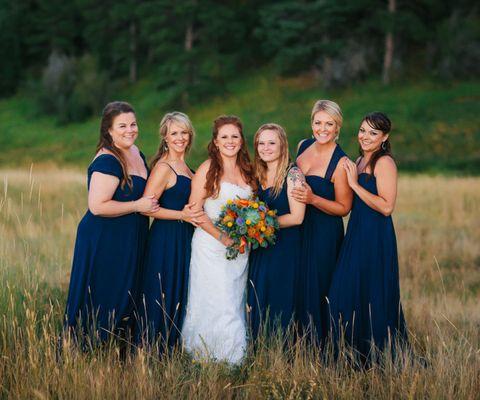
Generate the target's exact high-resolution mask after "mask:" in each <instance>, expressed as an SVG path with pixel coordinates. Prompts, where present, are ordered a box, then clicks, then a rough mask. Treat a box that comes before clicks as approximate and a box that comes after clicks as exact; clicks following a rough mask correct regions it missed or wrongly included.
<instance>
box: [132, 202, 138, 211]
mask: <svg viewBox="0 0 480 400" xmlns="http://www.w3.org/2000/svg"><path fill="white" fill-rule="evenodd" d="M132 203H133V212H134V213H136V212H138V211H137V204H136V202H135V200H132Z"/></svg>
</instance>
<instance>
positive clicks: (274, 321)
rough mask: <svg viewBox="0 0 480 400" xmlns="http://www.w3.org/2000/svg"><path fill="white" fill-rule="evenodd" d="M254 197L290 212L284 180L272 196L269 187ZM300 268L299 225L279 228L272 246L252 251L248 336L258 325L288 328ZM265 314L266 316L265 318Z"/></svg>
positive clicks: (278, 213) (260, 189)
mask: <svg viewBox="0 0 480 400" xmlns="http://www.w3.org/2000/svg"><path fill="white" fill-rule="evenodd" d="M258 196H259V198H260V200H262V201H264V202H265V203H266V204H267V205H268V207H269V208H270V209H271V210H277V215H278V216H281V215H284V214H289V213H290V206H289V204H288V196H287V183H286V182H285V183H284V185H283V187H282V190H281V192H280V193H279V194H278V196H277V197H275V196H274V195H273V193H272V188H271V187H270V188H267V189H262V187H261V186H260V185H259V188H258ZM299 267H300V226H292V227H288V228H281V229H280V230H279V231H278V232H277V239H276V242H275V245H274V246H269V247H267V248H263V247H260V248H258V249H256V250H252V251H251V253H250V260H249V271H248V284H247V287H248V298H247V303H248V306H249V310H250V313H249V320H250V327H251V331H252V337H253V338H256V337H257V336H258V333H259V330H260V327H261V326H263V327H265V328H266V329H267V331H268V330H271V328H272V327H274V326H277V327H279V328H282V329H283V330H284V331H285V330H286V329H287V328H288V325H289V323H290V322H291V320H292V317H293V315H294V311H295V286H296V285H295V282H296V278H297V274H298V269H299ZM267 316H268V319H267Z"/></svg>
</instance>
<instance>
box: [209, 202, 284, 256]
mask: <svg viewBox="0 0 480 400" xmlns="http://www.w3.org/2000/svg"><path fill="white" fill-rule="evenodd" d="M276 214H277V211H276V210H269V209H268V207H267V205H266V204H265V203H264V202H263V201H259V199H258V198H250V199H235V200H228V201H227V204H225V205H224V206H223V207H222V211H221V213H220V216H219V217H218V220H217V221H216V222H215V225H216V226H217V227H218V228H220V229H221V230H222V231H223V232H225V233H226V234H227V235H228V236H230V237H231V238H232V239H233V241H234V242H235V243H234V244H233V245H232V246H228V247H227V254H226V257H227V260H234V259H235V258H237V256H238V254H243V253H245V251H246V250H247V249H250V248H253V249H256V248H258V247H268V246H269V245H273V244H275V231H276V230H277V229H278V228H279V225H278V219H277V215H276Z"/></svg>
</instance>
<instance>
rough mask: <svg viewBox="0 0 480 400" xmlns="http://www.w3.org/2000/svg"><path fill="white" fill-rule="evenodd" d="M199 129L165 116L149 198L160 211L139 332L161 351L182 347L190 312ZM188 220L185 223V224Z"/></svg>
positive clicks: (183, 119) (154, 228)
mask: <svg viewBox="0 0 480 400" xmlns="http://www.w3.org/2000/svg"><path fill="white" fill-rule="evenodd" d="M193 137H194V129H193V126H192V123H191V122H190V119H189V118H188V116H186V115H185V114H183V113H181V112H171V113H168V114H165V116H164V117H163V118H162V121H161V122H160V139H161V142H160V146H159V149H158V152H157V154H156V155H155V156H154V158H153V161H152V163H151V170H152V172H151V174H150V177H149V178H148V182H147V186H146V188H145V192H144V195H145V196H154V198H155V199H157V200H158V204H159V209H158V210H157V211H155V212H153V213H148V214H146V215H148V216H151V217H153V218H154V221H153V223H152V226H151V228H150V232H149V237H148V242H147V250H146V254H145V264H144V268H143V273H142V282H141V287H140V296H141V299H140V301H139V302H138V303H139V304H137V307H138V309H139V313H140V317H141V318H140V321H139V326H138V328H139V333H140V334H142V335H143V339H144V340H146V341H148V343H154V342H156V341H158V343H159V344H160V348H161V349H162V350H167V349H168V348H172V347H174V346H175V345H176V344H177V343H178V339H179V337H180V332H181V328H182V323H183V318H184V314H185V306H186V300H187V291H188V270H189V265H190V242H191V240H192V235H193V225H192V224H194V223H195V218H198V217H200V216H201V215H202V214H203V213H202V212H198V211H197V212H194V211H193V210H192V206H193V204H187V203H188V199H189V197H190V188H191V180H192V176H193V173H192V171H191V170H190V168H189V167H188V166H187V164H186V162H185V156H186V154H187V153H188V150H189V149H190V147H191V146H192V141H193ZM184 222H185V223H184Z"/></svg>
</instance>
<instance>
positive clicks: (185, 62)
mask: <svg viewBox="0 0 480 400" xmlns="http://www.w3.org/2000/svg"><path fill="white" fill-rule="evenodd" d="M0 26H1V27H2V29H0V38H1V39H0V42H1V43H2V46H1V47H0V54H1V56H2V57H1V59H2V63H1V64H0V75H1V81H0V96H8V95H11V94H13V93H15V91H16V90H18V89H19V87H21V86H22V85H25V86H27V87H28V85H31V88H32V92H35V93H38V99H39V103H40V104H42V105H43V107H44V111H46V112H51V113H54V114H55V113H56V114H58V115H63V118H65V119H66V120H75V119H81V118H82V117H83V116H85V115H88V114H89V112H91V111H92V109H95V107H97V103H99V102H102V101H103V99H104V98H105V97H106V96H107V97H108V92H109V90H110V89H109V88H111V84H112V82H116V81H121V82H130V83H134V82H136V81H137V80H138V79H140V78H142V77H143V76H149V77H150V78H152V82H154V86H155V89H157V90H165V91H167V93H168V96H169V98H170V99H171V102H172V103H181V104H182V105H183V106H186V105H188V104H191V103H192V102H194V101H197V100H199V99H202V98H204V97H205V96H208V95H212V94H216V93H219V92H222V91H224V90H225V87H226V84H227V82H228V81H229V80H230V79H233V78H235V77H236V76H237V75H238V73H239V71H243V72H248V71H250V70H254V69H256V68H258V67H261V66H264V65H272V66H273V67H274V68H275V69H276V70H277V71H278V73H280V74H283V75H295V74H298V73H302V72H304V71H313V72H314V75H315V76H316V77H318V79H319V81H320V82H321V83H322V84H323V85H325V86H338V85H346V84H349V83H351V82H354V81H357V80H360V79H363V78H365V77H370V76H378V77H380V78H381V79H382V80H383V82H384V83H385V84H388V83H389V82H391V81H392V80H393V79H397V78H398V77H402V76H408V75H410V74H419V73H420V74H429V75H434V76H438V77H440V78H447V79H451V78H465V77H467V78H468V77H471V76H475V74H476V73H477V72H478V65H479V61H480V44H479V40H478V39H479V37H480V24H479V13H478V3H477V2H474V1H473V0H458V1H455V2H451V1H447V0H418V1H407V0H311V1H301V0H300V1H287V0H276V1H271V0H270V1H269V0H257V1H254V0H225V1H218V0H182V1H178V2H173V1H166V0H147V1H141V0H123V1H121V2H119V1H113V0H104V1H101V2H99V1H96V0H73V1H70V2H68V1H67V2H65V1H63V0H0Z"/></svg>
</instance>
